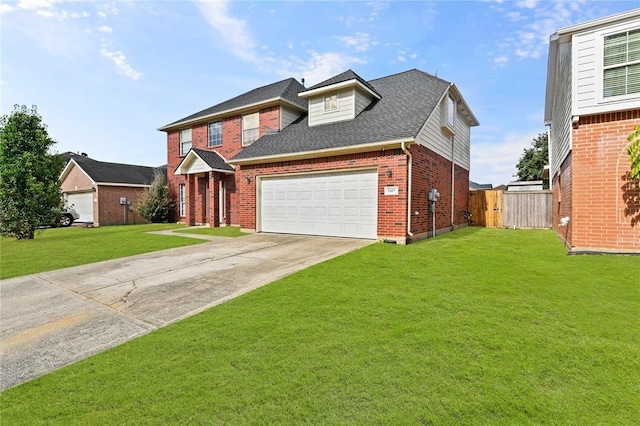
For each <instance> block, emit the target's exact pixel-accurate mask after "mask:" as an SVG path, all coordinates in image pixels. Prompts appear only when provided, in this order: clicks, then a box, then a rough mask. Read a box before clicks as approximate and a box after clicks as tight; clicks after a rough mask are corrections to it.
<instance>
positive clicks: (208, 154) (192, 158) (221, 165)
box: [175, 148, 235, 175]
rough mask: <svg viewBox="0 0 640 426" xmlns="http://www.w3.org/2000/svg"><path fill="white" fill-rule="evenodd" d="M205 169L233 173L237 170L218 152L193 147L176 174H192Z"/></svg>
mask: <svg viewBox="0 0 640 426" xmlns="http://www.w3.org/2000/svg"><path fill="white" fill-rule="evenodd" d="M205 171H207V172H209V171H214V172H221V173H227V174H232V173H234V171H235V170H234V168H233V167H232V166H230V165H229V164H227V162H226V161H225V159H224V158H222V156H221V155H220V154H218V153H217V152H215V151H205V150H202V149H196V148H191V150H190V151H189V152H188V153H187V155H185V157H184V158H183V159H182V161H181V162H180V164H179V165H178V167H176V170H175V174H176V175H190V174H194V173H201V172H205Z"/></svg>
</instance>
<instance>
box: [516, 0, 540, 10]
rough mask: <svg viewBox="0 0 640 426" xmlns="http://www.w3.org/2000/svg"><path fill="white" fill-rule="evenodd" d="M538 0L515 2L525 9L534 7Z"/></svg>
mask: <svg viewBox="0 0 640 426" xmlns="http://www.w3.org/2000/svg"><path fill="white" fill-rule="evenodd" d="M538 3H539V2H538V0H522V1H519V2H517V3H516V6H518V7H522V8H525V9H534V8H535V7H536V6H537V5H538Z"/></svg>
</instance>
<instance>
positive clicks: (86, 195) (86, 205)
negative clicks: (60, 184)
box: [67, 192, 93, 222]
mask: <svg viewBox="0 0 640 426" xmlns="http://www.w3.org/2000/svg"><path fill="white" fill-rule="evenodd" d="M67 204H68V205H69V206H70V207H73V208H74V209H75V211H76V212H78V214H79V215H80V218H79V219H78V222H93V192H81V193H77V194H68V195H67Z"/></svg>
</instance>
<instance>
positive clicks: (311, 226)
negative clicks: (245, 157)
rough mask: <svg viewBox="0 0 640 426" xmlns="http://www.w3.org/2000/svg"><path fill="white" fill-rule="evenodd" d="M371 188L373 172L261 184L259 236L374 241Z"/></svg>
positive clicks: (374, 197)
mask: <svg viewBox="0 0 640 426" xmlns="http://www.w3.org/2000/svg"><path fill="white" fill-rule="evenodd" d="M377 186H378V176H377V171H375V170H371V171H359V172H339V173H324V174H310V175H299V176H295V175H293V176H286V177H272V178H263V179H262V180H261V196H260V203H261V209H260V212H261V213H260V215H261V218H260V219H261V230H262V231H264V232H278V233H300V234H312V235H330V236H342V237H359V238H376V237H377V203H378V199H377V189H378V188H377ZM284 193H286V197H283V196H282V195H280V194H284Z"/></svg>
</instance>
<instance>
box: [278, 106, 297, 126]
mask: <svg viewBox="0 0 640 426" xmlns="http://www.w3.org/2000/svg"><path fill="white" fill-rule="evenodd" d="M298 117H300V113H298V112H296V111H294V110H292V109H289V108H284V107H281V108H280V130H282V129H284V128H285V127H287V126H288V125H289V124H291V123H293V122H294V121H296V120H297V119H298Z"/></svg>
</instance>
